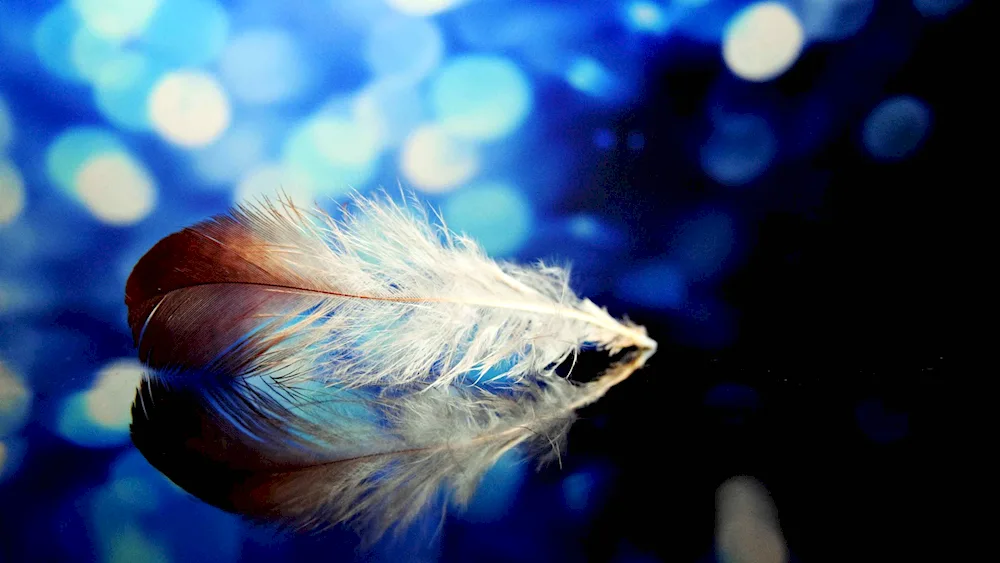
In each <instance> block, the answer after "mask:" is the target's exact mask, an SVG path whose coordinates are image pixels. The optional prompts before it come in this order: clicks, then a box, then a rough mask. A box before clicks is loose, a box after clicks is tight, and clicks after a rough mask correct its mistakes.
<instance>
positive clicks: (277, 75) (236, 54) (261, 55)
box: [219, 29, 310, 104]
mask: <svg viewBox="0 0 1000 563" xmlns="http://www.w3.org/2000/svg"><path fill="white" fill-rule="evenodd" d="M305 61H306V58H305V54H304V53H303V51H302V48H301V47H300V46H299V44H298V42H297V41H296V40H295V38H294V37H292V36H291V34H289V33H288V32H287V31H284V30H281V29H254V30H250V31H245V32H243V33H241V34H240V35H237V36H236V37H233V38H232V39H231V40H230V42H229V43H228V44H227V45H226V48H225V50H224V51H223V52H222V55H221V56H220V58H219V74H220V76H221V78H222V81H223V82H224V83H225V85H226V87H227V89H228V90H229V91H230V92H232V94H233V97H234V98H236V99H238V100H240V101H243V102H246V103H250V104H270V103H275V102H282V101H285V100H289V99H292V98H294V97H295V96H296V95H298V94H299V93H300V92H302V90H303V88H304V87H305V85H306V81H307V80H308V77H309V73H310V69H309V67H308V65H307V64H306V62H305Z"/></svg>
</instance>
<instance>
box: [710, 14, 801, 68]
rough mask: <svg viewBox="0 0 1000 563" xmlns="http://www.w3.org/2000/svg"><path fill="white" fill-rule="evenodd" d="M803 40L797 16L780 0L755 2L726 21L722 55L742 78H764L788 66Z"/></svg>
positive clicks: (794, 59)
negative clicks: (779, 0) (778, 0)
mask: <svg viewBox="0 0 1000 563" xmlns="http://www.w3.org/2000/svg"><path fill="white" fill-rule="evenodd" d="M804 43H805V30H804V29H803V28H802V23H801V22H800V21H799V19H798V17H796V15H795V14H794V13H792V11H791V10H789V9H788V7H787V6H785V5H784V4H782V3H780V2H774V1H767V2H758V3H756V4H752V5H750V6H747V7H746V8H744V9H743V10H740V11H739V12H738V13H737V14H736V15H735V16H733V19H732V20H731V21H730V22H729V23H728V24H727V25H726V29H725V32H724V37H723V40H722V58H723V60H725V62H726V66H727V67H729V70H730V71H731V72H732V73H733V74H735V75H736V76H739V77H740V78H742V79H744V80H749V81H752V82H765V81H768V80H771V79H774V78H777V77H778V76H780V75H781V74H783V73H784V72H785V71H786V70H788V69H789V68H791V66H792V65H793V64H794V63H795V61H796V59H798V58H799V54H800V53H801V52H802V47H803V44H804Z"/></svg>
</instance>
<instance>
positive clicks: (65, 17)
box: [31, 3, 82, 80]
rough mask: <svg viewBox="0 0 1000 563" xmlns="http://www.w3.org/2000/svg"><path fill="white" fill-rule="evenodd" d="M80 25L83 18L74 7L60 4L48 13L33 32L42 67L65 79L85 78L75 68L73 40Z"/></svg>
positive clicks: (33, 40)
mask: <svg viewBox="0 0 1000 563" xmlns="http://www.w3.org/2000/svg"><path fill="white" fill-rule="evenodd" d="M80 25H81V24H80V18H79V16H78V15H77V14H76V12H75V11H74V10H73V8H72V7H71V6H70V5H69V4H65V3H60V4H58V5H56V6H55V7H54V8H52V9H50V10H49V11H47V12H45V14H44V15H43V16H42V18H41V19H40V20H39V21H38V24H36V25H35V29H34V32H33V33H32V37H31V41H32V47H33V48H34V51H35V55H36V56H37V57H38V60H39V61H41V63H42V66H43V67H45V69H46V70H48V71H49V72H51V73H52V74H54V75H56V76H58V77H59V78H62V79H64V80H81V79H82V77H81V76H80V75H79V73H77V71H76V67H75V66H74V65H73V59H72V55H71V52H70V50H71V48H72V45H71V42H70V41H69V38H71V37H73V36H74V35H75V34H76V32H77V30H79V29H80Z"/></svg>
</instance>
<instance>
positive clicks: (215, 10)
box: [142, 0, 229, 66]
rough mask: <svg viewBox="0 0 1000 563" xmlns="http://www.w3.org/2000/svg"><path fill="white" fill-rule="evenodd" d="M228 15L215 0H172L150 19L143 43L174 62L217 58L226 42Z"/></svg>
mask: <svg viewBox="0 0 1000 563" xmlns="http://www.w3.org/2000/svg"><path fill="white" fill-rule="evenodd" d="M228 36H229V16H228V15H227V14H226V10H225V8H223V7H222V6H221V5H219V3H218V2H216V1H215V0H169V1H168V2H165V3H164V4H163V5H162V6H160V8H159V9H158V10H156V13H155V14H154V15H153V18H152V19H151V20H150V21H149V25H148V26H146V31H145V33H143V35H142V44H143V45H144V46H146V47H147V48H148V49H149V51H150V52H155V53H156V54H157V56H158V57H161V58H162V59H163V60H165V61H167V62H168V63H170V64H171V65H174V66H202V65H206V64H209V63H211V62H214V61H215V60H216V58H218V56H219V54H221V53H222V50H223V49H224V48H225V46H226V39H227V38H228Z"/></svg>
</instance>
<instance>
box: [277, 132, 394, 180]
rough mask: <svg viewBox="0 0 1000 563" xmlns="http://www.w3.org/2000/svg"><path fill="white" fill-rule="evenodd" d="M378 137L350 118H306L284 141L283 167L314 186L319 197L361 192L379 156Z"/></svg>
mask: <svg viewBox="0 0 1000 563" xmlns="http://www.w3.org/2000/svg"><path fill="white" fill-rule="evenodd" d="M378 141H379V139H378V136H377V134H376V133H375V132H374V131H372V130H371V129H369V128H366V127H364V126H362V124H360V123H358V122H357V121H354V120H352V119H350V118H347V117H343V116H337V115H329V116H328V115H320V116H316V117H313V118H311V119H307V120H306V121H304V122H302V123H301V124H300V125H299V126H298V127H297V128H296V129H295V130H293V131H292V132H291V134H290V135H289V136H288V139H287V140H286V141H285V146H284V149H283V152H282V164H283V165H284V166H286V167H287V168H288V169H289V170H291V171H292V172H293V173H294V174H301V175H302V176H303V177H304V178H306V179H307V181H308V182H310V183H311V185H312V187H313V189H314V190H315V191H316V194H317V195H321V194H322V195H327V196H331V197H339V196H342V195H346V194H348V193H350V191H351V190H352V189H362V188H364V187H365V186H366V184H367V183H368V181H369V180H370V179H371V176H372V174H373V173H374V169H375V166H376V165H377V164H378V158H379V156H380V148H381V147H380V146H379V142H378Z"/></svg>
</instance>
